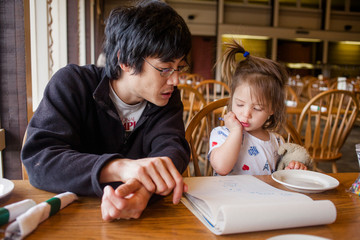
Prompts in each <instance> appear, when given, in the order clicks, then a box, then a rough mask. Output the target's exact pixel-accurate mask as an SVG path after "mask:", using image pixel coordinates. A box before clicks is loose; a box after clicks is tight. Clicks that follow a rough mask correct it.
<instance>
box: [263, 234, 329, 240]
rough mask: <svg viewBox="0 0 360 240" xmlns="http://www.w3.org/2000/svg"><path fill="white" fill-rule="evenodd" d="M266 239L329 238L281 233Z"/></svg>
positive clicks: (324, 239)
mask: <svg viewBox="0 0 360 240" xmlns="http://www.w3.org/2000/svg"><path fill="white" fill-rule="evenodd" d="M267 240H330V239H329V238H323V237H318V236H313V235H307V234H283V235H279V236H275V237H271V238H268V239H267Z"/></svg>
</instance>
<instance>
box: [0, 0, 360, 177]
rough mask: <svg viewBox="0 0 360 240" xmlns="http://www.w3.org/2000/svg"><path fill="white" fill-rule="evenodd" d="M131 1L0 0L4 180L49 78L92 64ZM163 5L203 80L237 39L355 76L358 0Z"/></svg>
mask: <svg viewBox="0 0 360 240" xmlns="http://www.w3.org/2000/svg"><path fill="white" fill-rule="evenodd" d="M131 2H132V1H116V0H77V1H75V0H67V1H63V0H52V1H51V0H50V1H45V0H42V1H39V0H37V1H32V0H31V1H30V0H0V61H1V63H0V83H1V84H0V120H1V121H0V128H1V129H5V143H6V145H5V149H4V150H3V151H2V158H1V159H0V160H2V163H0V164H1V165H2V167H3V169H2V172H3V176H4V177H6V178H8V179H20V178H21V162H20V150H21V144H22V139H23V135H24V132H25V129H26V126H27V123H28V121H29V119H30V118H31V116H32V114H33V111H35V110H36V106H37V104H38V102H39V101H40V100H41V96H42V91H43V89H44V87H45V85H46V83H47V82H48V80H49V79H50V77H51V75H52V74H53V73H54V72H56V71H57V70H58V69H59V68H60V67H63V66H65V65H66V64H68V63H76V64H80V65H82V64H90V63H96V60H97V57H98V56H99V54H100V53H101V47H102V40H103V31H104V26H105V25H104V24H105V20H106V17H107V16H108V14H109V12H110V10H111V9H113V8H114V7H116V6H118V5H121V4H131ZM166 2H168V3H169V4H170V5H171V6H173V7H174V8H175V9H176V10H177V11H178V12H179V13H180V15H182V17H183V18H184V19H185V21H186V22H187V24H188V26H189V28H190V31H191V33H192V35H193V49H192V52H191V54H190V56H189V62H190V66H191V72H193V73H198V74H201V75H202V76H204V78H205V79H210V78H216V79H218V80H220V79H221V76H220V73H219V71H217V70H218V69H217V68H215V69H214V68H213V65H214V63H215V61H216V59H217V56H220V55H221V52H222V47H221V46H222V43H223V42H225V41H228V40H229V39H232V38H235V39H238V40H241V41H242V43H243V45H244V46H245V48H246V49H247V51H249V52H250V53H251V54H253V55H257V56H262V57H268V58H271V59H274V60H278V61H280V62H282V63H284V64H285V65H286V66H287V67H288V69H289V72H290V74H292V75H296V74H299V75H302V76H305V75H313V76H318V75H319V74H322V75H323V76H324V77H329V78H331V77H338V76H345V77H355V76H359V75H360V1H358V0H345V1H343V0H273V1H272V0H238V1H235V0H232V1H228V0H218V1H215V0H213V1H211V0H207V1H200V0H194V1H190V0H168V1H166ZM0 140H1V139H0ZM0 145H1V144H0ZM349 149H351V147H350V148H349ZM0 150H1V149H0ZM353 151H354V153H355V148H354V149H353ZM354 161H356V158H355V159H354Z"/></svg>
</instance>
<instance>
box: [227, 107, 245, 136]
mask: <svg viewBox="0 0 360 240" xmlns="http://www.w3.org/2000/svg"><path fill="white" fill-rule="evenodd" d="M224 121H225V126H226V127H227V128H228V129H229V131H230V132H233V131H239V130H240V131H241V132H242V130H243V126H242V125H241V123H240V121H239V120H238V119H237V118H236V115H235V114H234V113H233V112H228V113H227V114H226V115H225V116H224Z"/></svg>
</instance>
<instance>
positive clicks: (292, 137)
mask: <svg viewBox="0 0 360 240" xmlns="http://www.w3.org/2000/svg"><path fill="white" fill-rule="evenodd" d="M277 133H279V134H280V135H282V137H283V138H284V140H285V142H288V143H296V144H299V145H303V142H302V140H301V136H300V134H299V133H298V131H297V130H296V128H295V127H294V125H293V124H292V123H291V122H290V121H289V120H287V121H286V122H285V123H284V125H283V126H281V127H280V129H279V130H277Z"/></svg>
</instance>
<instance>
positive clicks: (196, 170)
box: [183, 98, 229, 177]
mask: <svg viewBox="0 0 360 240" xmlns="http://www.w3.org/2000/svg"><path fill="white" fill-rule="evenodd" d="M228 102H229V98H223V99H219V100H217V101H214V102H211V103H209V104H208V105H206V106H205V107H204V108H203V109H201V110H200V111H199V112H198V113H197V114H195V116H194V117H193V118H192V120H191V121H190V123H189V125H188V126H187V128H186V131H185V138H186V140H187V141H188V143H189V145H190V149H191V156H190V164H189V167H188V168H187V170H186V171H185V172H184V174H183V176H187V177H190V176H203V175H204V176H209V175H212V169H211V166H210V164H209V162H208V160H207V154H208V151H209V139H210V133H211V130H212V129H213V128H214V127H216V126H220V125H223V122H222V121H220V120H219V117H220V116H221V117H223V116H224V115H225V112H226V109H227V108H226V106H227V105H228ZM200 163H203V164H204V168H203V170H204V171H203V172H201V170H200V166H199V164H200Z"/></svg>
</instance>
